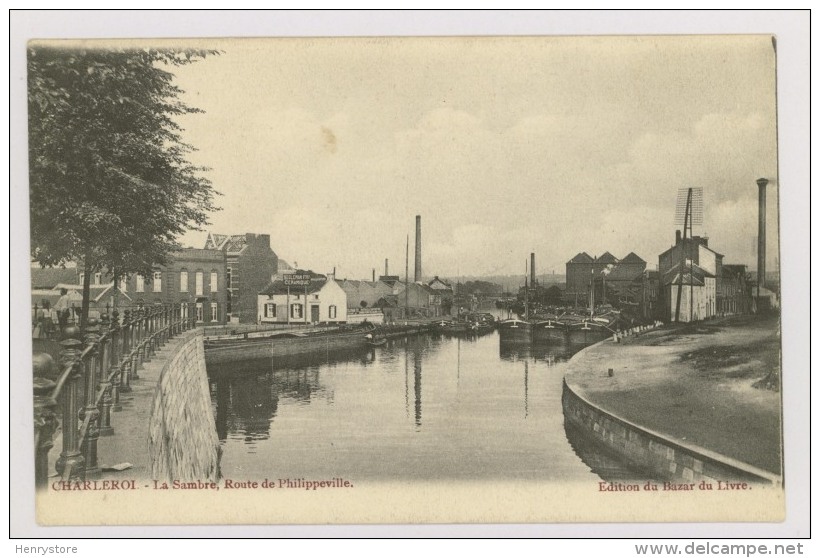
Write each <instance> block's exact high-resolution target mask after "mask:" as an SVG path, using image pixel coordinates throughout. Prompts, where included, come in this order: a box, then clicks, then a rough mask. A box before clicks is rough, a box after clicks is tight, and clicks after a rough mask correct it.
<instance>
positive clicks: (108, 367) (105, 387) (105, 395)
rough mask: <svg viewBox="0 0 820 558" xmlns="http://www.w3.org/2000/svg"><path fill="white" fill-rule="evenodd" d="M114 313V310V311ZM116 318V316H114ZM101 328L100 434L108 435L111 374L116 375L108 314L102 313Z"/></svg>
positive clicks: (114, 340) (112, 337)
mask: <svg viewBox="0 0 820 558" xmlns="http://www.w3.org/2000/svg"><path fill="white" fill-rule="evenodd" d="M114 314H116V310H115V311H114ZM115 319H116V318H115ZM101 330H102V331H103V335H104V339H105V341H104V342H103V346H102V355H101V359H100V363H101V364H100V378H99V383H100V391H101V392H102V399H101V400H100V406H99V409H100V421H99V424H100V428H99V435H100V436H110V435H112V434H113V433H114V429H113V428H112V427H111V409H112V407H113V399H112V396H113V394H112V391H113V389H114V387H113V385H112V383H111V381H112V374H113V375H114V376H116V375H117V372H116V371H117V360H116V355H117V340H116V338H115V333H116V332H115V330H114V328H113V327H112V325H111V324H110V323H109V320H108V316H107V315H105V314H103V316H102V325H101Z"/></svg>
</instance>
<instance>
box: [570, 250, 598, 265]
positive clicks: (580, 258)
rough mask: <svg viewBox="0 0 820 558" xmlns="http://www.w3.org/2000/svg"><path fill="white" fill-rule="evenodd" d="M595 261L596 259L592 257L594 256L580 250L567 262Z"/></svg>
mask: <svg viewBox="0 0 820 558" xmlns="http://www.w3.org/2000/svg"><path fill="white" fill-rule="evenodd" d="M594 261H595V260H593V259H592V256H590V255H589V254H587V253H586V252H579V253H578V254H575V257H573V258H572V259H571V260H570V261H569V262H567V263H592V262H594Z"/></svg>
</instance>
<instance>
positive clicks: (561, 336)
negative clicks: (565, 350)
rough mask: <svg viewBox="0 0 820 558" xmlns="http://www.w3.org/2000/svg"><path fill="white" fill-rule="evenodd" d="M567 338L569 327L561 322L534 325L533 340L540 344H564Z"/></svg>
mask: <svg viewBox="0 0 820 558" xmlns="http://www.w3.org/2000/svg"><path fill="white" fill-rule="evenodd" d="M566 338H567V326H566V325H565V324H562V323H560V322H556V321H552V320H547V321H544V322H538V323H536V324H535V325H533V329H532V339H533V341H538V342H556V341H560V342H564V341H566Z"/></svg>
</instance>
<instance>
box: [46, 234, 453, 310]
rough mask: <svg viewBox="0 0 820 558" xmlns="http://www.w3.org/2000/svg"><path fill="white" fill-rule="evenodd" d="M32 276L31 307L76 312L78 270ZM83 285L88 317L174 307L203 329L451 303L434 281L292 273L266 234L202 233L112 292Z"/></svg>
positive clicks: (99, 281) (443, 285)
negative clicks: (304, 280)
mask: <svg viewBox="0 0 820 558" xmlns="http://www.w3.org/2000/svg"><path fill="white" fill-rule="evenodd" d="M280 264H281V265H280ZM280 267H281V268H282V269H280ZM290 273H296V274H299V275H308V276H309V277H310V283H309V284H308V285H305V286H300V287H288V285H287V284H286V282H285V276H286V275H287V274H290ZM31 275H32V307H36V308H39V309H41V311H42V309H43V308H51V309H54V308H60V309H62V308H66V307H71V308H73V309H74V310H75V311H79V309H80V308H81V307H82V288H83V287H82V285H83V281H84V279H85V278H84V276H83V275H84V274H83V268H82V265H77V264H70V265H68V266H66V267H63V268H49V269H43V268H40V267H38V266H35V265H33V266H32V269H31ZM89 282H90V284H91V287H90V309H91V312H92V313H95V314H99V313H101V312H102V311H104V309H105V308H106V307H107V308H113V307H114V306H117V307H129V306H131V307H133V306H140V305H152V304H157V303H161V304H174V305H178V306H179V308H180V312H181V314H182V315H183V316H190V317H195V318H196V321H197V322H201V323H205V324H226V323H302V322H306V323H316V322H321V323H326V322H348V321H353V322H355V321H363V320H369V321H372V322H378V321H382V320H386V321H388V322H389V321H394V320H398V319H406V318H412V317H437V316H442V315H444V314H449V312H450V309H451V307H452V301H453V289H452V287H451V286H450V284H449V283H447V282H446V281H444V280H442V279H439V278H438V277H434V278H433V280H432V281H429V282H427V283H424V282H406V281H401V280H400V278H399V277H398V276H391V275H385V276H381V277H379V279H378V280H377V281H375V280H374V281H358V280H348V279H342V280H337V279H336V278H335V277H334V276H333V274H329V275H322V274H318V273H314V272H312V271H302V270H294V269H291V268H290V266H288V265H287V264H285V263H284V262H280V260H279V258H278V256H277V255H276V253H275V252H274V251H273V249H272V248H271V245H270V235H267V234H253V233H246V234H241V235H223V234H214V233H209V234H208V236H207V239H206V241H205V245H204V247H203V248H185V249H181V250H179V251H177V252H174V253H173V254H172V255H171V257H170V258H169V261H168V263H167V264H166V265H164V266H160V267H158V268H156V269H155V271H154V272H153V273H152V274H151V275H150V276H142V275H131V276H129V277H126V278H122V279H121V280H119V281H118V284H117V285H114V283H113V281H112V278H111V277H110V276H106V274H104V273H96V274H95V275H94V276H93V277H90V278H89Z"/></svg>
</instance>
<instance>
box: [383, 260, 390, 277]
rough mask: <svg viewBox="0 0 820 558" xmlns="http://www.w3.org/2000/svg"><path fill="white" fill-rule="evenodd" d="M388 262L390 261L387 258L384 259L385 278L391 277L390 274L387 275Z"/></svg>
mask: <svg viewBox="0 0 820 558" xmlns="http://www.w3.org/2000/svg"><path fill="white" fill-rule="evenodd" d="M387 261H388V260H387V258H384V276H385V277H387V276H388V275H390V274H389V273H387Z"/></svg>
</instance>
